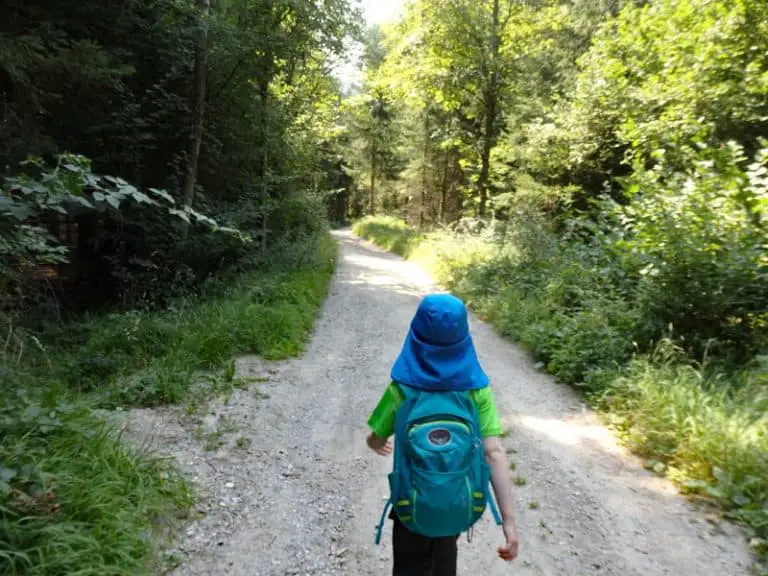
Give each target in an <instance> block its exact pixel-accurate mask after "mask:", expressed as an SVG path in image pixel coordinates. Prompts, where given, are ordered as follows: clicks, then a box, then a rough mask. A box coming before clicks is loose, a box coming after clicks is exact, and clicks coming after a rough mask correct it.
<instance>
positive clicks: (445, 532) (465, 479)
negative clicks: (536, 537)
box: [376, 386, 501, 545]
mask: <svg viewBox="0 0 768 576" xmlns="http://www.w3.org/2000/svg"><path fill="white" fill-rule="evenodd" d="M400 388H401V390H402V392H403V395H404V396H405V400H404V401H403V403H402V405H401V406H400V408H399V409H398V411H397V416H396V417H395V454H394V468H393V470H392V473H391V474H390V475H389V487H390V498H389V501H388V502H387V504H386V505H385V506H384V512H383V513H382V515H381V520H380V521H379V525H378V528H377V532H376V544H377V545H378V544H379V543H380V542H381V532H382V529H383V527H384V522H385V521H386V518H387V514H388V512H389V510H390V509H391V508H393V507H394V512H395V514H396V515H397V517H398V518H399V519H400V521H401V522H402V523H403V524H404V525H405V526H406V527H407V528H408V529H409V530H411V531H412V532H415V533H416V534H421V535H423V536H428V537H430V538H439V537H448V536H457V535H459V534H462V533H463V532H466V531H468V530H470V529H471V528H472V527H473V526H474V525H475V523H476V522H477V521H478V520H479V519H480V518H481V517H482V515H483V513H484V512H485V510H486V507H488V506H490V508H491V512H492V514H493V517H494V520H495V521H496V523H497V524H499V525H501V517H500V516H499V512H498V509H497V508H496V505H495V503H494V501H493V498H492V496H491V494H490V490H489V488H490V478H491V473H490V467H489V466H488V464H487V463H486V461H485V450H484V448H483V440H482V437H481V435H480V423H479V417H478V413H477V407H476V406H475V403H474V402H473V401H472V399H471V398H470V393H469V392H456V391H445V392H443V391H422V390H417V389H415V388H410V387H408V386H401V387H400Z"/></svg>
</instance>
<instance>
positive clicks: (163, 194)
mask: <svg viewBox="0 0 768 576" xmlns="http://www.w3.org/2000/svg"><path fill="white" fill-rule="evenodd" d="M149 192H150V193H152V194H154V195H155V196H159V197H160V198H162V199H163V200H165V201H167V202H169V203H171V204H175V203H176V201H175V200H174V199H173V196H171V195H170V194H168V192H166V191H165V190H158V189H157V188H150V189H149Z"/></svg>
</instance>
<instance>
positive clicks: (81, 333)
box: [0, 237, 336, 576]
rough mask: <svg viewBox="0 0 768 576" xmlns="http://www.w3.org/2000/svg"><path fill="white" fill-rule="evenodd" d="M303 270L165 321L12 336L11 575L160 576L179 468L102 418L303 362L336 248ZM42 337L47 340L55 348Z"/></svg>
mask: <svg viewBox="0 0 768 576" xmlns="http://www.w3.org/2000/svg"><path fill="white" fill-rule="evenodd" d="M315 254H316V256H315V258H314V260H313V261H312V262H310V263H309V264H308V265H306V266H305V267H303V268H302V269H300V270H293V271H284V272H273V273H266V274H258V275H256V274H255V275H252V276H250V277H245V278H242V279H240V280H239V281H238V282H236V284H235V285H233V286H232V287H231V288H230V289H228V290H226V291H224V292H223V293H221V294H219V295H217V296H216V297H215V298H210V299H198V300H187V301H183V302H180V303H179V304H178V306H177V308H176V309H174V310H169V311H166V312H163V313H141V312H130V313H125V314H117V315H112V316H109V317H102V318H94V319H91V320H90V321H87V322H82V323H81V324H79V325H77V326H68V327H66V329H65V330H63V331H61V333H58V334H55V335H52V334H50V333H49V334H47V335H33V334H25V333H23V332H22V331H18V330H9V331H8V336H7V340H6V341H5V347H4V349H3V352H4V353H3V354H2V355H0V393H2V397H1V399H0V574H3V575H6V574H7V575H9V576H11V575H13V576H16V575H19V576H21V575H24V576H43V575H45V576H59V575H61V576H64V575H67V576H72V575H79V576H91V575H92V576H97V575H98V576H104V575H118V574H120V575H125V574H132V575H134V574H138V575H141V574H146V575H149V574H154V573H156V571H157V570H158V569H159V564H158V562H159V556H158V554H157V552H158V549H159V546H158V542H159V541H162V538H163V534H165V533H166V532H167V528H168V526H169V522H172V521H173V519H174V518H176V517H179V516H183V515H184V514H185V513H186V510H187V509H188V508H189V506H190V504H191V502H192V495H191V494H190V491H189V489H188V487H187V485H186V484H185V482H184V480H183V478H182V477H181V476H180V475H179V474H178V473H177V472H176V471H175V469H174V468H173V467H172V466H171V465H170V464H169V463H168V462H165V461H163V460H162V459H158V458H156V457H155V456H153V455H152V454H147V453H142V452H138V451H136V450H133V449H131V448H129V447H127V446H124V445H122V444H121V443H120V442H119V439H118V438H117V437H116V435H115V434H114V433H113V432H114V431H113V430H111V429H110V427H109V426H108V425H107V424H106V423H105V422H104V421H102V420H101V419H99V418H98V417H96V416H95V413H94V408H97V407H99V408H104V407H107V408H110V407H115V406H125V407H131V406H154V405H158V404H166V403H175V402H179V401H181V400H182V399H184V398H185V397H187V396H188V395H189V393H190V391H191V387H192V384H193V382H194V377H195V374H196V373H199V372H200V371H214V372H216V371H221V372H223V374H222V376H221V378H220V379H221V380H225V381H227V380H229V381H231V380H232V376H233V375H232V373H231V368H230V361H231V359H232V358H233V357H234V356H236V355H239V354H250V353H252V354H259V355H262V356H264V357H266V358H271V359H278V358H286V357H289V356H294V355H297V354H299V353H301V351H302V350H303V348H304V346H305V343H306V342H307V340H308V337H309V333H310V331H311V329H312V327H313V324H314V320H315V317H316V314H317V311H318V309H319V307H320V305H321V303H322V302H323V300H324V298H325V296H326V293H327V289H328V286H329V280H330V278H331V275H332V273H333V269H334V263H335V254H336V247H335V244H334V243H333V242H332V240H331V239H330V238H328V237H325V238H323V239H322V241H320V242H319V244H318V245H317V246H316V250H315ZM44 336H46V337H45V338H44Z"/></svg>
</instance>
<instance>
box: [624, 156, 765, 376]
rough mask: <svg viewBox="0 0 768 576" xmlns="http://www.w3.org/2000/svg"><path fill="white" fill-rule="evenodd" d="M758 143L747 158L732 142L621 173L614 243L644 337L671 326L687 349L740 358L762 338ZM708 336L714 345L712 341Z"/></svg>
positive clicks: (762, 244) (760, 345)
mask: <svg viewBox="0 0 768 576" xmlns="http://www.w3.org/2000/svg"><path fill="white" fill-rule="evenodd" d="M766 172H768V150H762V151H761V152H759V153H758V154H757V157H756V159H755V161H754V163H752V164H750V165H748V162H747V160H746V157H745V156H744V154H743V152H742V149H741V147H740V146H737V145H736V144H732V145H730V146H729V147H723V148H721V149H717V150H712V149H707V148H704V149H702V150H700V151H698V152H697V154H696V161H695V162H693V163H692V165H691V168H690V170H688V171H687V172H678V171H674V170H668V169H667V168H666V166H665V164H664V163H663V162H660V163H659V164H658V165H657V167H656V168H655V169H654V170H651V171H648V170H643V169H641V168H640V167H638V169H637V170H636V171H635V173H634V175H633V176H632V177H631V178H629V179H628V180H627V190H628V193H629V194H630V195H631V197H632V198H633V201H632V202H631V203H630V204H629V205H627V206H625V207H623V208H619V209H618V210H619V212H620V214H621V215H622V218H623V221H624V223H625V234H624V239H623V240H622V241H621V242H619V243H618V245H619V248H620V249H621V250H623V252H624V254H625V265H626V267H627V268H628V269H629V273H630V274H637V276H638V285H637V302H638V305H639V307H640V309H641V310H642V314H643V318H644V330H643V335H642V337H643V338H644V339H651V338H653V339H658V338H659V336H660V335H661V334H662V333H663V332H664V331H665V330H667V328H668V326H670V325H672V326H673V329H674V333H675V335H676V337H677V338H678V339H679V341H680V342H682V343H684V345H685V346H686V347H687V348H688V350H689V352H691V353H693V354H695V355H696V356H698V357H699V358H701V357H702V356H703V354H704V353H705V351H708V352H709V353H710V354H712V353H716V354H718V355H720V356H730V357H732V359H733V360H734V361H736V362H744V361H745V360H746V359H748V358H750V357H751V356H754V355H755V354H756V353H759V351H760V350H761V349H762V348H763V347H764V346H765V344H766V342H767V341H768V312H767V311H768V291H766V289H765V287H766V286H768V257H767V256H766V253H767V252H766V248H767V247H768V178H766V176H765V174H766ZM713 341H714V348H713Z"/></svg>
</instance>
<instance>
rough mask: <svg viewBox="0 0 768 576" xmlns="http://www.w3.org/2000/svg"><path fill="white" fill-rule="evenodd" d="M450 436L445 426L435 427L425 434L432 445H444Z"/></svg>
mask: <svg viewBox="0 0 768 576" xmlns="http://www.w3.org/2000/svg"><path fill="white" fill-rule="evenodd" d="M452 437H453V436H451V433H450V432H449V431H448V430H446V429H445V428H435V429H434V430H432V431H431V432H430V433H429V435H428V436H427V438H428V439H429V442H430V444H432V445H434V446H445V445H446V444H448V443H449V442H450V441H451V438H452Z"/></svg>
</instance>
